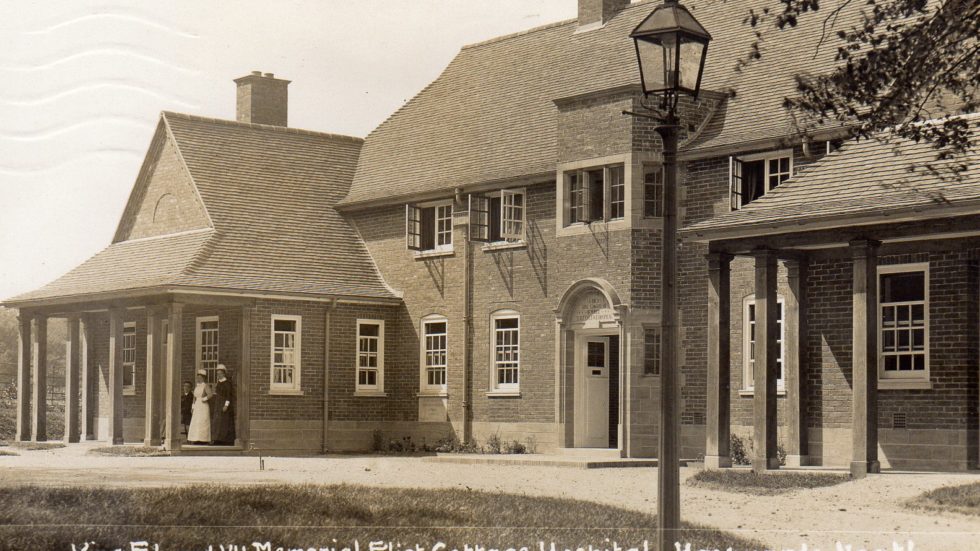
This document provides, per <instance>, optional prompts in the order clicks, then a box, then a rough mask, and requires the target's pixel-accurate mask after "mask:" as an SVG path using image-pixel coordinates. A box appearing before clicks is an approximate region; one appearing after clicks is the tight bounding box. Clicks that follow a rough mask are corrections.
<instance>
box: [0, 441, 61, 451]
mask: <svg viewBox="0 0 980 551" xmlns="http://www.w3.org/2000/svg"><path fill="white" fill-rule="evenodd" d="M10 445H11V446H12V447H14V448H18V449H21V450H27V451H45V450H56V449H58V448H64V447H65V444H64V443H62V442H11V443H10Z"/></svg>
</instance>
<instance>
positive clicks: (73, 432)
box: [65, 316, 82, 444]
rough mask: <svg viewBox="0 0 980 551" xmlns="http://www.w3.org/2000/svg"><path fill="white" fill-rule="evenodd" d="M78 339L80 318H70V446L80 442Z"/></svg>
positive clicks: (67, 359) (67, 376)
mask: <svg viewBox="0 0 980 551" xmlns="http://www.w3.org/2000/svg"><path fill="white" fill-rule="evenodd" d="M78 337H79V320H78V316H70V317H69V318H68V340H66V341H65V442H66V443H69V444H70V443H73V442H78V440H79V423H78V414H79V407H78V405H79V404H78V399H79V398H78V394H79V393H78V385H79V370H80V368H81V363H82V347H81V343H80V342H79V338H78Z"/></svg>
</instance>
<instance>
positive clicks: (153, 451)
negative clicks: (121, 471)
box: [88, 446, 170, 457]
mask: <svg viewBox="0 0 980 551" xmlns="http://www.w3.org/2000/svg"><path fill="white" fill-rule="evenodd" d="M88 453H90V454H92V455H111V456H119V457H165V456H169V455H170V453H169V452H167V451H165V450H162V449H160V448H158V447H153V446H103V447H100V448H92V449H91V450H89V451H88Z"/></svg>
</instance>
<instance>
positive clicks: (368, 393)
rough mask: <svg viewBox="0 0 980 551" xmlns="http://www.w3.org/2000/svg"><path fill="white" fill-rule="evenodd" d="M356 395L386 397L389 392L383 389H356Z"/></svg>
mask: <svg viewBox="0 0 980 551" xmlns="http://www.w3.org/2000/svg"><path fill="white" fill-rule="evenodd" d="M354 396H355V397H357V398H386V397H387V396H388V393H387V392H385V391H383V390H355V391H354Z"/></svg>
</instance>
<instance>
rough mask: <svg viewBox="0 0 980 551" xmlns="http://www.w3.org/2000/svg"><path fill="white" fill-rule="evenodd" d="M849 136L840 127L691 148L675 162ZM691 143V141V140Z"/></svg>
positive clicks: (685, 150) (683, 150)
mask: <svg viewBox="0 0 980 551" xmlns="http://www.w3.org/2000/svg"><path fill="white" fill-rule="evenodd" d="M848 135H849V130H848V128H847V127H846V126H840V127H835V128H826V129H820V130H815V131H814V132H813V133H811V134H802V133H799V132H793V133H789V134H783V135H781V136H773V137H768V138H760V139H757V140H749V141H743V142H737V143H731V144H721V145H715V146H710V147H705V148H701V147H699V146H694V147H691V148H690V149H681V151H679V152H678V153H677V160H679V161H697V160H700V159H709V158H711V157H720V156H723V155H736V154H738V153H743V152H745V151H762V150H767V149H778V148H784V147H788V146H792V145H797V144H801V143H803V142H804V141H806V139H809V140H810V141H817V142H822V141H827V140H835V139H839V138H845V137H847V136H848ZM692 141H693V140H692Z"/></svg>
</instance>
